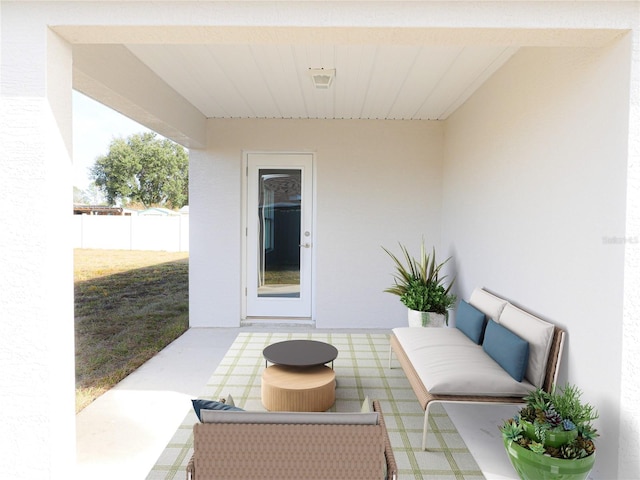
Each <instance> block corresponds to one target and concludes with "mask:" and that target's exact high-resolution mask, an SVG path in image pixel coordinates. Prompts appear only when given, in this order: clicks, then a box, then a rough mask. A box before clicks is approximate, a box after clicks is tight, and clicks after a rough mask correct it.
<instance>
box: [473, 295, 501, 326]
mask: <svg viewBox="0 0 640 480" xmlns="http://www.w3.org/2000/svg"><path fill="white" fill-rule="evenodd" d="M469 303H470V304H471V305H473V306H474V307H476V308H477V309H478V310H480V311H481V312H482V313H484V314H485V315H486V316H487V318H491V319H493V320H495V321H496V322H497V321H498V318H500V314H501V313H502V310H503V309H504V307H505V305H506V304H507V301H506V300H504V299H502V298H500V297H496V296H495V295H493V294H491V293H489V292H487V291H486V290H483V289H482V288H480V287H478V288H476V289H475V290H474V291H473V293H471V297H470V298H469Z"/></svg>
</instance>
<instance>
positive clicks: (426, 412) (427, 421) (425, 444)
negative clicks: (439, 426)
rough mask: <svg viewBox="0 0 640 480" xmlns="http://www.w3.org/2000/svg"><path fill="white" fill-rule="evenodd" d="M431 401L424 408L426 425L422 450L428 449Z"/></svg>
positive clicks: (423, 430) (423, 431) (423, 428)
mask: <svg viewBox="0 0 640 480" xmlns="http://www.w3.org/2000/svg"><path fill="white" fill-rule="evenodd" d="M430 406H431V403H427V406H426V408H425V409H424V425H423V427H422V450H424V451H426V450H427V434H428V433H429V407H430Z"/></svg>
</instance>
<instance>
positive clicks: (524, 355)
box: [482, 320, 529, 382]
mask: <svg viewBox="0 0 640 480" xmlns="http://www.w3.org/2000/svg"><path fill="white" fill-rule="evenodd" d="M482 349H483V350H484V351H485V352H486V353H487V355H489V356H490V357H491V358H493V359H494V360H495V361H496V362H497V363H498V365H500V366H501V367H502V368H503V369H504V370H505V371H506V372H507V373H508V374H509V375H511V376H512V377H513V379H514V380H516V381H517V382H521V381H522V379H523V378H524V375H525V372H526V371H527V363H528V361H529V342H527V341H526V340H523V339H522V338H520V337H519V336H518V335H516V334H515V333H513V332H512V331H510V330H509V329H508V328H505V327H503V326H502V325H500V324H498V323H496V322H494V321H493V320H489V323H488V324H487V329H486V331H485V334H484V342H483V343H482Z"/></svg>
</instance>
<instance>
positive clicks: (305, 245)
mask: <svg viewBox="0 0 640 480" xmlns="http://www.w3.org/2000/svg"><path fill="white" fill-rule="evenodd" d="M298 246H299V247H304V248H311V244H310V243H301V244H300V245H298Z"/></svg>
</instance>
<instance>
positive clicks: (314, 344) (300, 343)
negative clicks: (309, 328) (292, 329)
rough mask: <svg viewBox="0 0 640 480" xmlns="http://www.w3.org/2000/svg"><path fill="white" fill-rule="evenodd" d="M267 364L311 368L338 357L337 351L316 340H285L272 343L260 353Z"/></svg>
mask: <svg viewBox="0 0 640 480" xmlns="http://www.w3.org/2000/svg"><path fill="white" fill-rule="evenodd" d="M262 355H264V358H265V366H266V364H267V362H271V363H274V364H276V365H285V366H288V367H313V366H315V365H326V364H327V363H329V362H331V366H332V367H333V361H334V360H335V359H336V357H337V356H338V349H337V348H336V347H334V346H333V345H329V344H328V343H324V342H318V341H316V340H285V341H284V342H278V343H273V344H271V345H269V346H268V347H266V348H265V349H264V350H263V351H262Z"/></svg>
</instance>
